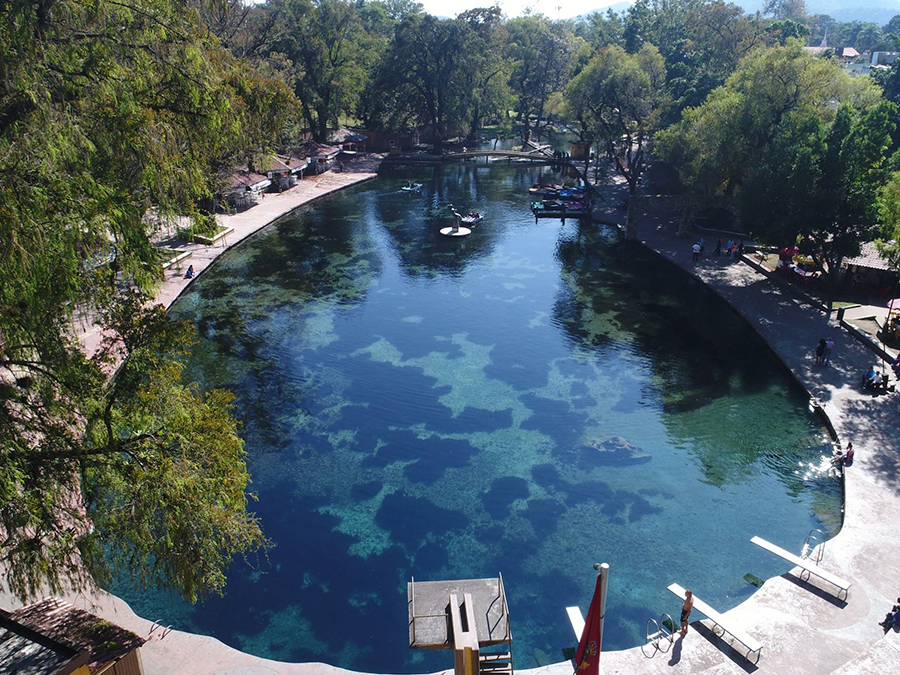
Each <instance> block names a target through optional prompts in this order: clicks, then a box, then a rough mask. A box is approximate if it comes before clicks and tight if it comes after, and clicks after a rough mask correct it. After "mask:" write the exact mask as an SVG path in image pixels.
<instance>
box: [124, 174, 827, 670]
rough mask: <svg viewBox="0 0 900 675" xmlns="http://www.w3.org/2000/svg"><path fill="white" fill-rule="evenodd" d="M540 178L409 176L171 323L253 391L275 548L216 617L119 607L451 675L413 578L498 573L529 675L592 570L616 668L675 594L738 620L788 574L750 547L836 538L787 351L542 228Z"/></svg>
mask: <svg viewBox="0 0 900 675" xmlns="http://www.w3.org/2000/svg"><path fill="white" fill-rule="evenodd" d="M542 171H546V169H537V168H515V167H485V166H477V167H476V166H472V165H465V166H453V167H447V168H444V169H439V170H435V172H434V173H426V174H424V175H423V173H422V172H421V171H420V172H418V173H416V174H412V173H401V172H397V173H393V174H390V175H388V176H386V177H384V178H381V179H378V180H376V181H373V182H370V183H367V184H364V185H361V186H358V187H356V188H353V189H350V190H346V191H344V192H341V193H337V194H334V195H332V196H329V197H327V198H325V199H322V200H320V201H318V202H316V203H314V204H313V205H310V206H308V207H304V208H302V209H300V210H299V211H297V212H296V213H295V214H293V215H291V216H290V217H288V218H286V219H284V220H282V221H280V222H279V223H277V224H276V225H274V226H272V227H270V228H267V229H266V230H264V231H263V232H262V233H260V234H259V235H258V236H256V237H254V238H253V239H251V240H250V241H247V242H245V243H244V244H242V245H241V246H239V247H238V248H236V249H235V250H233V251H230V252H229V253H228V254H227V255H226V256H224V258H223V259H222V260H221V261H220V262H219V263H218V264H217V265H216V266H215V268H214V269H213V270H211V271H209V272H208V273H206V274H204V275H203V276H202V277H201V278H200V279H199V280H198V281H197V282H196V283H195V284H194V285H193V286H192V287H191V289H190V290H189V292H187V293H186V294H185V296H184V297H183V298H182V299H181V300H179V302H178V303H177V304H176V305H175V307H173V310H172V314H173V315H174V316H177V317H179V318H186V319H191V320H192V321H194V322H195V324H196V326H197V331H198V334H199V337H200V343H199V345H198V346H197V349H196V351H195V354H194V356H193V357H192V359H191V361H190V363H189V372H190V375H191V376H192V377H195V378H197V379H198V380H199V381H200V382H201V383H202V385H203V386H205V387H212V386H216V387H225V388H227V389H230V390H231V391H233V392H234V393H235V394H236V395H237V409H236V412H237V415H238V416H239V417H240V418H241V420H242V421H243V425H244V426H243V434H244V437H245V439H246V443H247V448H248V450H249V456H250V468H251V471H252V473H253V477H254V478H253V480H254V482H253V485H252V489H253V490H254V491H256V492H258V494H259V502H258V503H257V504H256V508H257V512H258V514H259V515H260V516H261V518H262V522H263V525H264V528H265V531H266V533H267V534H268V536H269V537H270V538H271V539H272V541H273V542H274V545H273V547H272V548H271V549H269V550H268V552H267V553H266V555H264V556H260V557H259V558H254V559H253V560H251V561H244V560H236V561H235V562H234V564H233V565H232V568H231V571H230V581H229V585H228V588H227V592H226V595H225V597H224V598H214V599H211V600H209V601H207V602H205V603H203V604H199V605H197V606H189V605H187V604H185V603H181V602H178V601H176V600H174V599H172V598H171V597H168V596H166V595H163V594H148V593H146V592H136V591H130V590H129V589H127V588H123V587H115V588H114V589H113V590H115V591H117V592H119V593H120V594H122V595H123V596H124V597H125V598H126V599H127V600H128V601H129V602H131V603H132V605H133V606H134V608H135V609H136V611H138V612H139V613H141V614H143V615H144V616H146V617H147V618H150V619H158V618H159V619H163V620H164V621H165V622H166V623H172V624H174V625H175V626H176V627H177V628H180V629H184V630H191V631H196V632H200V633H207V634H211V635H214V636H216V637H218V638H220V639H221V640H223V641H224V642H226V643H228V644H230V645H232V646H234V647H237V648H239V649H242V650H246V651H248V652H251V653H253V654H258V655H260V656H265V657H269V658H275V659H282V660H290V661H325V662H328V663H331V664H334V665H338V666H344V667H347V668H353V669H355V670H363V671H371V672H386V673H400V672H431V671H434V670H438V669H443V668H448V667H451V666H452V657H451V655H450V654H449V653H447V652H422V651H413V650H410V649H409V648H408V645H407V626H406V622H407V614H406V612H407V607H406V582H407V581H408V580H409V579H410V577H412V576H415V577H416V579H417V580H438V579H457V578H467V577H493V576H496V575H497V573H498V572H501V573H502V574H503V577H504V581H505V584H506V588H507V592H508V595H509V605H510V611H511V617H512V625H513V632H514V635H515V643H514V654H515V659H516V667H517V668H526V667H533V666H537V665H542V664H546V663H550V662H556V661H559V660H561V658H562V654H561V650H562V649H563V648H565V647H570V646H572V644H573V636H572V634H571V628H570V626H569V624H568V621H567V619H566V614H565V610H564V608H565V607H566V606H567V605H573V604H576V605H580V606H581V607H582V608H583V609H586V608H587V605H588V603H589V601H590V594H591V592H592V588H593V583H594V572H593V570H592V568H591V565H592V564H593V563H594V562H608V563H609V564H610V566H611V587H610V591H609V600H608V602H609V605H608V619H607V633H606V635H605V636H604V648H605V649H620V648H627V647H632V646H634V645H637V644H638V643H639V642H641V641H642V640H643V629H644V622H645V621H646V619H647V618H648V617H650V616H658V615H659V613H660V612H662V611H668V612H669V613H672V614H675V613H676V612H677V610H678V604H679V603H678V600H677V599H676V598H674V597H672V596H671V595H670V594H669V593H668V592H667V591H666V590H665V589H666V586H667V585H668V584H669V583H671V582H678V583H681V584H682V585H684V586H688V587H693V588H694V590H695V591H696V592H697V594H698V595H699V596H700V597H702V598H704V599H705V600H706V601H707V602H709V603H710V604H712V605H714V606H717V607H720V608H722V609H726V608H729V607H732V606H734V605H736V604H738V603H739V602H741V601H742V600H743V599H745V598H746V597H748V596H749V595H750V594H751V593H752V591H753V590H754V588H753V587H752V586H750V585H749V584H748V583H747V582H746V581H744V580H743V576H744V575H745V574H747V573H751V574H753V575H756V576H757V577H761V578H766V577H769V576H772V575H775V574H779V573H783V572H785V571H786V567H787V566H786V565H784V564H782V563H781V562H780V561H779V560H778V559H777V558H775V557H774V556H770V555H768V554H766V553H765V552H763V551H761V550H759V549H756V548H755V547H754V546H752V545H751V544H750V541H749V540H750V537H751V536H752V535H754V534H761V535H763V536H765V537H766V538H768V539H770V540H772V541H774V542H776V543H778V544H780V545H783V546H785V547H788V548H791V549H794V550H799V548H800V544H801V542H802V540H803V537H804V536H805V535H806V533H807V532H808V531H809V529H810V528H813V527H821V528H824V529H825V530H826V531H828V533H829V534H834V533H835V532H836V531H837V529H838V528H839V526H840V490H839V486H838V484H837V483H836V481H835V480H834V479H833V478H831V477H829V476H827V475H824V474H820V473H818V472H816V471H814V470H809V468H808V467H807V466H806V465H820V464H821V459H822V457H823V455H824V454H825V453H826V452H827V451H828V448H827V447H826V444H825V441H824V439H825V436H824V433H823V432H822V430H821V428H820V425H819V424H818V423H817V421H816V420H815V419H814V418H813V417H811V416H810V415H809V414H808V413H807V410H806V403H805V400H804V398H803V396H802V395H801V392H800V391H798V390H797V389H796V388H795V386H794V385H793V383H792V381H791V379H790V378H789V376H788V374H787V373H786V372H785V371H784V370H783V368H782V367H781V365H780V364H779V363H778V362H777V361H776V360H775V358H774V357H773V356H772V354H771V352H770V351H769V350H768V349H767V348H766V346H765V345H764V344H763V343H762V342H761V341H760V340H759V339H758V338H757V337H756V334H755V333H754V332H753V331H752V330H751V329H749V327H748V326H746V325H745V324H744V323H742V322H741V321H740V320H739V319H738V317H737V316H736V315H735V314H734V313H733V312H732V311H731V310H730V309H729V308H728V307H727V306H725V305H724V304H723V303H722V302H721V301H720V300H719V299H718V298H717V297H715V296H713V295H712V294H710V293H709V292H707V290H706V289H705V288H704V287H703V286H702V285H700V284H698V283H696V282H694V281H692V280H691V279H690V278H688V277H687V276H686V275H685V274H684V273H682V272H681V271H680V270H678V269H676V268H674V267H672V266H671V265H669V264H668V263H666V262H664V261H662V260H661V259H660V258H658V257H656V256H655V255H653V254H651V253H649V252H648V251H646V250H645V249H643V248H642V247H641V246H639V245H636V244H631V243H626V242H622V241H620V240H619V238H618V236H617V234H616V232H615V231H613V230H612V229H608V228H606V227H604V226H598V225H595V224H590V223H582V222H578V221H572V220H570V221H567V222H566V223H565V224H561V223H560V221H558V220H556V221H554V220H542V221H541V222H537V223H536V222H535V221H534V219H533V218H532V217H531V215H530V213H529V212H528V210H527V203H528V196H527V193H526V191H525V189H526V188H527V187H528V186H529V185H530V184H532V183H533V182H535V181H537V180H539V179H540V178H541V175H540V174H541V172H542ZM551 178H555V177H551ZM406 179H415V180H420V181H423V182H424V183H425V190H424V191H423V193H422V194H421V195H409V194H404V193H401V192H400V191H399V187H400V185H401V184H402V183H403V181H405V180H406ZM448 201H452V202H453V203H454V204H456V205H457V207H458V208H460V209H461V210H470V209H478V210H481V211H483V212H484V213H485V214H486V218H485V221H484V223H483V225H482V226H481V227H480V228H478V229H477V230H476V231H475V233H474V234H473V235H472V236H470V237H468V238H467V239H464V240H450V239H447V238H444V237H441V236H439V235H438V234H437V230H438V229H439V228H440V227H442V226H445V225H448V224H449V220H448V216H447V212H446V209H444V208H441V206H440V205H441V204H443V203H445V202H448Z"/></svg>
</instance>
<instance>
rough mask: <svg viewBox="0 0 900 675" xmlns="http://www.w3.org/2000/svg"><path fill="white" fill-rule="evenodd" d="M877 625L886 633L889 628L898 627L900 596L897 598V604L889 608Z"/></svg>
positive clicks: (899, 624)
mask: <svg viewBox="0 0 900 675" xmlns="http://www.w3.org/2000/svg"><path fill="white" fill-rule="evenodd" d="M878 625H879V626H881V627H882V628H884V632H885V633H887V632H888V631H889V630H890V629H891V628H895V627H896V628H898V629H900V598H897V604H896V605H894V606H893V607H892V608H891V611H890V612H888V613H887V616H885V617H884V621H879V622H878Z"/></svg>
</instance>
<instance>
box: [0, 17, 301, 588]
mask: <svg viewBox="0 0 900 675" xmlns="http://www.w3.org/2000/svg"><path fill="white" fill-rule="evenodd" d="M0 52H2V53H3V54H4V58H3V59H0V75H2V76H0V241H3V242H4V246H3V247H2V249H0V467H2V471H0V541H2V545H0V562H2V564H3V566H4V569H5V571H6V572H7V574H6V576H5V580H6V583H7V585H8V586H9V588H10V589H11V590H12V591H13V592H15V593H16V594H18V595H19V596H21V597H27V596H29V595H33V594H34V593H36V592H37V591H38V589H39V588H40V587H43V586H46V587H48V588H49V590H51V591H58V590H64V589H67V588H77V589H80V588H83V587H84V586H85V585H88V584H90V583H92V582H94V581H97V580H101V581H102V580H103V579H106V578H109V576H110V575H113V574H117V575H118V574H121V575H124V576H131V577H133V578H136V579H137V580H143V581H148V582H150V581H155V582H160V583H162V584H163V585H168V586H171V587H174V588H175V589H177V590H179V591H180V592H181V593H182V594H183V595H185V596H186V597H189V598H195V597H197V596H198V595H202V594H204V593H208V592H216V591H219V590H220V589H221V588H222V585H223V583H224V576H223V574H224V569H225V566H226V565H227V562H228V560H229V559H230V557H231V556H232V554H234V553H237V552H244V551H249V550H253V549H255V548H257V547H258V546H259V545H260V543H261V542H262V537H261V535H260V531H259V526H258V523H257V522H256V520H255V519H254V517H253V516H252V514H250V513H248V511H247V502H246V497H245V494H244V488H245V487H246V484H247V472H246V466H245V463H244V457H243V450H242V448H241V444H240V440H239V439H238V437H237V436H236V433H235V422H234V420H233V419H232V418H231V416H230V414H229V411H228V407H229V401H228V397H227V396H226V395H224V394H221V393H218V392H209V393H207V394H206V395H201V394H200V393H199V392H197V391H196V390H195V389H194V388H193V387H191V386H188V385H185V384H182V383H181V382H180V381H179V375H180V368H179V367H178V366H177V364H176V362H175V360H174V359H175V357H177V356H178V355H179V354H180V353H181V352H182V351H183V350H184V349H185V340H186V337H185V333H184V329H183V327H178V326H175V325H172V324H169V323H168V322H167V321H166V320H165V318H164V316H163V313H162V310H160V309H146V308H145V307H144V300H145V297H146V296H139V295H135V294H131V293H128V294H121V293H114V292H112V291H111V290H110V289H113V288H119V287H121V286H122V285H128V284H129V283H131V284H136V285H137V286H139V287H142V288H147V289H149V288H151V287H152V285H153V283H154V282H155V280H156V279H158V278H159V277H160V275H161V269H160V261H159V256H158V254H157V251H156V249H155V248H154V246H153V244H152V242H151V239H150V235H151V234H152V231H153V225H152V222H153V219H152V218H148V215H150V214H153V213H156V214H171V213H178V214H188V215H190V216H191V217H193V218H195V219H202V218H203V214H202V213H200V212H199V210H198V207H197V203H198V200H201V199H204V198H208V197H209V196H210V195H211V194H212V192H213V190H214V189H215V188H216V187H217V186H216V185H215V173H214V172H213V171H211V170H210V168H211V163H212V162H218V161H224V160H225V159H227V158H229V157H231V158H237V157H240V156H242V155H245V154H246V153H247V152H258V151H265V149H266V148H267V147H269V143H270V142H271V138H273V136H274V134H275V132H276V131H277V129H278V128H279V127H280V126H281V124H282V122H283V119H284V111H285V110H286V109H287V108H288V106H289V105H290V101H291V98H290V94H289V92H288V91H287V90H286V89H285V88H284V87H283V86H281V85H280V84H279V83H278V82H277V81H270V80H266V79H264V78H262V77H260V76H259V75H258V74H257V73H256V72H255V71H254V70H253V69H252V68H250V67H248V65H247V64H246V63H242V62H240V61H238V60H236V59H235V58H234V57H233V56H232V55H231V54H230V53H229V52H227V51H226V50H223V49H222V48H221V47H220V45H219V44H218V42H217V40H216V38H215V37H214V36H213V35H212V34H211V33H210V32H209V30H208V29H207V28H206V27H205V26H204V25H203V24H202V23H201V22H200V20H199V16H198V14H197V12H196V11H195V10H193V9H191V8H189V7H186V6H185V3H183V2H181V1H180V0H142V1H141V2H139V3H138V2H131V1H129V0H116V1H115V2H108V1H106V0H95V1H93V2H90V3H85V2H82V1H81V0H45V1H44V2H40V3H35V2H32V1H31V0H13V1H11V2H6V3H3V4H2V5H0ZM110 251H112V252H113V255H112V256H109V255H108V254H109V253H110ZM110 259H112V262H111V263H109V264H105V263H107V262H109V260H110ZM76 311H78V312H80V313H82V314H84V315H86V316H88V317H92V316H98V317H99V319H98V321H99V326H98V330H99V331H102V333H101V334H102V335H104V336H105V343H104V346H103V348H102V349H100V350H99V351H98V352H97V353H95V354H94V355H93V356H92V357H90V358H89V357H88V356H86V355H85V353H84V352H83V351H82V348H81V347H82V346H81V344H80V342H79V341H78V339H77V337H76V335H75V330H74V328H73V315H74V313H75V312H76ZM121 358H127V362H126V365H125V366H124V370H121V371H119V373H118V374H117V376H116V377H115V378H114V379H113V380H112V381H111V382H110V381H109V376H110V373H111V372H112V370H113V367H114V362H118V361H119V360H120V359H121Z"/></svg>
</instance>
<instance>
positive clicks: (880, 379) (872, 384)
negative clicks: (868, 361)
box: [862, 366, 891, 392]
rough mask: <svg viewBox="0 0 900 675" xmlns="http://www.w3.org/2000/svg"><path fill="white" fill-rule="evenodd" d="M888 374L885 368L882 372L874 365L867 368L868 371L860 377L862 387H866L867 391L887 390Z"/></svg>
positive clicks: (888, 383)
mask: <svg viewBox="0 0 900 675" xmlns="http://www.w3.org/2000/svg"><path fill="white" fill-rule="evenodd" d="M890 379H891V378H890V376H889V375H888V372H887V369H885V371H884V372H881V370H879V369H878V368H876V367H875V366H872V367H871V368H869V370H868V372H866V373H865V374H863V378H862V387H863V389H868V390H869V391H883V392H886V391H888V386H889V385H890Z"/></svg>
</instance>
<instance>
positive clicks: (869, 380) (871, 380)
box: [863, 366, 881, 389]
mask: <svg viewBox="0 0 900 675" xmlns="http://www.w3.org/2000/svg"><path fill="white" fill-rule="evenodd" d="M879 379H881V373H879V372H878V370H877V369H876V368H875V366H872V367H871V368H869V371H868V372H867V373H866V374H865V375H863V388H864V389H869V388H870V387H872V386H874V385H875V383H876V382H877V381H878V380H879Z"/></svg>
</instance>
